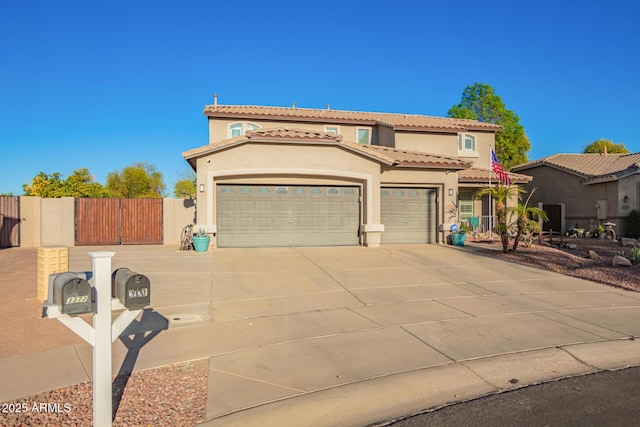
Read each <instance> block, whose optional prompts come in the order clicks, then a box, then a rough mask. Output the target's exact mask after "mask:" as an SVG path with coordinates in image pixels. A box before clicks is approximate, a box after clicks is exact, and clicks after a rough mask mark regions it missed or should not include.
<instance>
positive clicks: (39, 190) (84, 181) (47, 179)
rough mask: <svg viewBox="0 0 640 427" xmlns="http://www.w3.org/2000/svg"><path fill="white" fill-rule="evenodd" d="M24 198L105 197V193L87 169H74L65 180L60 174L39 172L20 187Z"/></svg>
mask: <svg viewBox="0 0 640 427" xmlns="http://www.w3.org/2000/svg"><path fill="white" fill-rule="evenodd" d="M22 189H23V191H24V195H25V196H40V197H106V196H107V191H106V190H105V188H104V187H103V186H102V184H100V183H99V182H96V181H95V180H94V178H93V175H91V173H90V172H89V169H87V168H81V169H76V170H74V171H73V173H72V174H71V175H69V176H68V177H67V178H66V179H62V174H61V173H60V172H54V173H52V174H50V175H49V174H46V173H44V172H40V173H39V174H38V175H36V176H35V177H34V178H33V179H32V180H31V181H30V182H29V183H27V184H25V185H23V186H22Z"/></svg>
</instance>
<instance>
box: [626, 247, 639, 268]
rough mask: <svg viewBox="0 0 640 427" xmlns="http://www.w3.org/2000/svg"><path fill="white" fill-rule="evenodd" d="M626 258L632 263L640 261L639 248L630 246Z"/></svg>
mask: <svg viewBox="0 0 640 427" xmlns="http://www.w3.org/2000/svg"><path fill="white" fill-rule="evenodd" d="M627 258H628V259H629V261H631V264H633V265H636V264H638V263H640V248H631V252H629V256H627Z"/></svg>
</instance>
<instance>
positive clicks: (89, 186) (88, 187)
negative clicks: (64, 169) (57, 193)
mask: <svg viewBox="0 0 640 427" xmlns="http://www.w3.org/2000/svg"><path fill="white" fill-rule="evenodd" d="M64 187H65V196H71V197H93V198H99V197H107V196H108V195H109V193H108V192H107V189H106V188H104V187H103V186H102V184H100V183H99V182H96V181H95V180H94V178H93V175H91V173H90V172H89V169H87V168H81V169H76V170H74V171H73V173H72V174H71V175H69V176H68V177H67V179H65V181H64Z"/></svg>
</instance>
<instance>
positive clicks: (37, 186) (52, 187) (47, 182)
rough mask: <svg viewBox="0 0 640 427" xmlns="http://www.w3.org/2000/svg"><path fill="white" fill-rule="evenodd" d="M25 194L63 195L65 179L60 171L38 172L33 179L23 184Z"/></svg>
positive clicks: (42, 195)
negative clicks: (50, 172)
mask: <svg viewBox="0 0 640 427" xmlns="http://www.w3.org/2000/svg"><path fill="white" fill-rule="evenodd" d="M22 190H23V191H24V195H25V196H39V197H63V195H64V181H63V180H62V174H61V173H60V172H54V173H52V174H46V173H44V172H40V173H38V175H36V176H34V177H33V178H32V179H31V181H29V182H28V183H26V184H24V185H23V186H22Z"/></svg>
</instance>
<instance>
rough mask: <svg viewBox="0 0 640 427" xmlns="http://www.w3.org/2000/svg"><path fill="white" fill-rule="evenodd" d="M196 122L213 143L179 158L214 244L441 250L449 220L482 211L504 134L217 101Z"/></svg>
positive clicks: (477, 125)
mask: <svg viewBox="0 0 640 427" xmlns="http://www.w3.org/2000/svg"><path fill="white" fill-rule="evenodd" d="M204 114H205V116H207V118H208V122H209V144H207V145H205V146H202V147H199V148H195V149H192V150H189V151H186V152H184V153H183V156H184V158H185V159H186V160H187V161H188V162H189V163H190V164H191V166H192V167H193V168H194V170H195V171H196V173H197V189H198V194H197V222H198V226H203V227H205V228H206V229H207V230H208V231H209V232H210V233H213V235H214V236H215V239H214V241H215V244H216V245H217V246H219V247H254V246H322V245H366V246H378V245H379V244H385V243H441V242H444V241H445V238H446V233H447V232H448V230H449V226H450V224H451V223H454V222H458V221H460V220H465V219H468V218H469V217H474V216H475V217H480V216H481V215H488V214H489V208H488V204H487V201H486V200H484V201H482V200H475V199H474V198H473V193H474V191H475V190H476V189H477V188H479V187H481V186H482V185H486V184H487V183H488V181H489V164H490V160H489V157H490V147H491V146H492V145H493V144H494V140H495V132H496V131H498V130H500V129H501V128H500V126H497V125H493V124H488V123H481V122H478V121H473V120H461V119H451V118H441V117H430V116H422V115H413V114H391V113H372V112H355V111H341V110H332V109H330V108H329V107H327V108H326V109H309V108H296V107H295V105H293V106H291V107H267V106H247V105H219V104H217V99H216V102H215V103H214V104H213V105H207V106H205V109H204ZM511 178H512V182H514V183H518V182H527V181H528V180H529V177H527V176H524V175H517V174H512V176H511ZM492 179H493V180H494V182H496V180H497V178H496V176H495V175H494V176H493V178H492Z"/></svg>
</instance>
